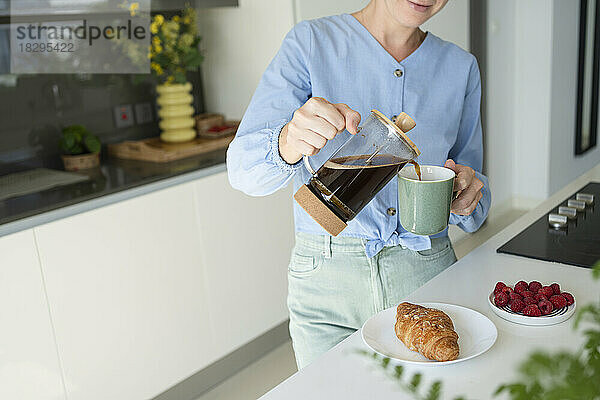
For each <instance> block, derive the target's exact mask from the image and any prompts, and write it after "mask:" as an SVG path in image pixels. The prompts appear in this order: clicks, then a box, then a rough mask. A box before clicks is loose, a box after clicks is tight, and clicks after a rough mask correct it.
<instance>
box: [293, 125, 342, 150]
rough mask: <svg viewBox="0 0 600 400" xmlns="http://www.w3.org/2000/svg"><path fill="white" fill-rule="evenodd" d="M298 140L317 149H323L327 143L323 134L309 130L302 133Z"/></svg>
mask: <svg viewBox="0 0 600 400" xmlns="http://www.w3.org/2000/svg"><path fill="white" fill-rule="evenodd" d="M330 126H331V125H330ZM334 129H335V128H334ZM298 139H299V140H302V141H304V142H306V143H308V144H310V145H311V146H313V147H315V148H317V149H322V148H323V147H324V146H325V144H326V143H327V139H326V138H325V137H324V136H323V135H322V134H321V133H319V132H314V131H312V130H309V129H306V130H304V131H302V132H301V134H300V135H299V136H298Z"/></svg>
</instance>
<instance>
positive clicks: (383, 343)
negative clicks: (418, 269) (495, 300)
mask: <svg viewBox="0 0 600 400" xmlns="http://www.w3.org/2000/svg"><path fill="white" fill-rule="evenodd" d="M420 305H422V306H424V307H429V308H437V309H438V310H441V311H443V312H445V313H446V314H448V316H449V317H450V318H451V319H452V323H453V324H454V330H455V331H456V333H457V334H458V346H459V347H460V353H459V354H458V358H457V359H456V360H453V361H441V362H440V361H433V360H429V359H427V358H425V357H424V356H422V355H421V354H419V353H417V352H416V351H412V350H409V349H408V347H406V346H405V345H404V343H402V342H401V341H400V339H398V337H397V336H396V332H395V330H394V325H395V324H396V307H391V308H388V309H387V310H383V311H381V312H379V313H378V314H376V315H374V316H372V317H371V318H369V320H368V321H367V322H365V324H364V325H363V327H362V333H361V334H362V339H363V341H364V342H365V344H366V345H367V346H369V347H370V348H371V349H372V350H373V351H376V352H377V353H379V354H381V355H383V356H386V357H390V358H391V359H394V360H397V361H401V362H403V363H406V364H418V365H446V364H454V363H457V362H461V361H466V360H468V359H470V358H473V357H477V356H478V355H480V354H482V353H484V352H485V351H487V350H488V349H489V348H490V347H492V345H493V344H494V342H495V341H496V338H497V337H498V330H497V329H496V326H495V325H494V323H493V322H492V321H490V319H489V318H488V317H486V316H485V315H483V314H480V313H478V312H477V311H474V310H471V309H470V308H465V307H461V306H456V305H453V304H444V303H420Z"/></svg>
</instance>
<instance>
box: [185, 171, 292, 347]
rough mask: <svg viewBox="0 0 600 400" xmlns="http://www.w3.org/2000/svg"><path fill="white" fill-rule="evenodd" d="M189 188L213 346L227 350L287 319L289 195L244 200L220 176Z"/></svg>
mask: <svg viewBox="0 0 600 400" xmlns="http://www.w3.org/2000/svg"><path fill="white" fill-rule="evenodd" d="M195 190H196V204H197V206H196V210H197V212H198V224H199V226H200V227H201V228H200V232H201V235H202V239H201V240H202V243H203V244H204V246H203V247H204V252H203V257H204V262H205V265H206V281H207V282H209V283H210V284H209V285H208V286H207V287H206V293H207V295H208V302H209V304H210V309H211V311H212V312H213V317H212V320H213V322H214V324H215V329H217V342H216V345H217V347H218V348H219V350H220V351H226V352H227V351H231V350H232V349H234V348H236V347H238V346H240V345H242V344H244V343H246V342H248V341H249V340H251V339H253V338H254V337H256V336H258V335H260V334H262V333H264V332H265V331H266V330H268V329H269V328H271V327H274V326H275V325H277V324H279V323H281V322H283V321H285V320H286V319H287V318H288V311H287V306H286V296H287V265H288V262H289V258H290V252H291V249H292V247H293V243H294V221H293V211H292V192H291V187H288V188H286V189H284V190H281V191H279V192H277V193H275V194H272V195H270V196H266V197H259V198H257V197H250V196H247V195H245V194H243V193H241V192H239V191H237V190H234V189H232V188H231V186H230V185H229V182H228V180H227V173H226V172H223V173H220V174H216V175H213V176H210V177H207V178H204V179H201V180H198V181H196V183H195Z"/></svg>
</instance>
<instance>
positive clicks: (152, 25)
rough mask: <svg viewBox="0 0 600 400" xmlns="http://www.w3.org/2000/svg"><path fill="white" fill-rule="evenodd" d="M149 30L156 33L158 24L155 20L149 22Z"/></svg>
mask: <svg viewBox="0 0 600 400" xmlns="http://www.w3.org/2000/svg"><path fill="white" fill-rule="evenodd" d="M150 32H152V33H153V34H155V35H156V34H157V33H158V24H157V23H156V22H153V23H151V24H150Z"/></svg>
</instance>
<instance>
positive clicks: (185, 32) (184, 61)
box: [148, 7, 202, 142]
mask: <svg viewBox="0 0 600 400" xmlns="http://www.w3.org/2000/svg"><path fill="white" fill-rule="evenodd" d="M150 31H151V33H152V44H151V45H150V53H149V55H148V57H149V58H150V68H151V70H152V74H153V75H154V76H155V77H156V78H157V80H158V82H159V84H158V85H157V87H156V91H157V93H158V98H157V100H156V102H157V103H158V105H159V106H160V110H159V111H158V115H159V117H160V119H161V121H160V122H159V126H160V128H161V130H162V133H161V135H160V138H161V139H162V140H163V141H165V142H185V141H188V140H192V139H194V138H195V137H196V131H195V129H194V123H195V122H194V119H193V115H194V107H193V106H192V105H191V104H192V103H193V99H194V98H193V96H192V94H191V93H190V91H191V90H192V84H191V83H190V82H188V81H187V79H186V75H185V74H186V71H188V70H193V69H196V68H198V67H199V66H200V63H201V62H202V54H201V53H200V50H199V49H198V44H199V43H200V36H199V35H198V29H197V26H196V11H195V10H194V9H193V8H191V7H186V8H185V9H184V10H183V12H182V14H181V15H175V16H173V17H172V18H171V19H165V17H164V16H163V15H161V14H157V15H155V16H154V18H153V19H152V23H151V24H150Z"/></svg>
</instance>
